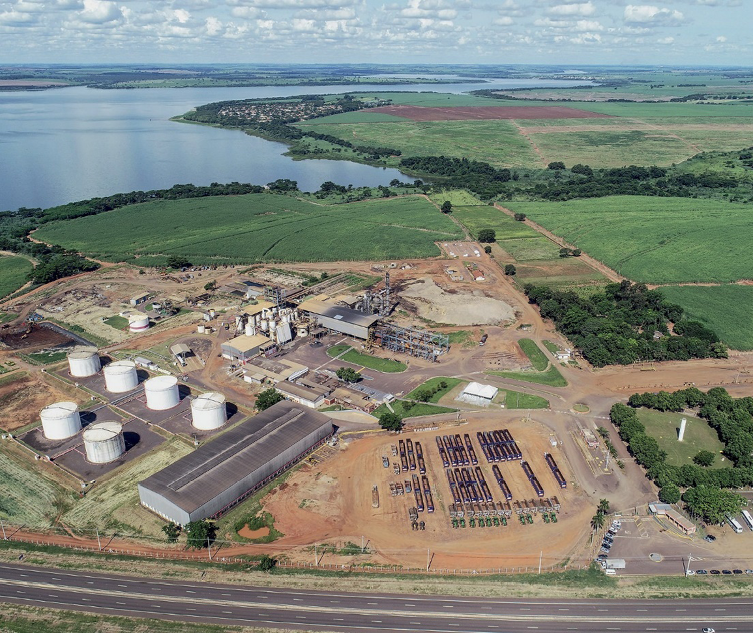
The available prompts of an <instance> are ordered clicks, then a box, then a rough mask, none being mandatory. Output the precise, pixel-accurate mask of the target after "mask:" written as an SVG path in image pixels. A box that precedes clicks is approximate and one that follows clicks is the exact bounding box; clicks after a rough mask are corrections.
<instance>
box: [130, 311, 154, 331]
mask: <svg viewBox="0 0 753 633" xmlns="http://www.w3.org/2000/svg"><path fill="white" fill-rule="evenodd" d="M148 328H149V317H148V316H146V314H132V315H131V316H129V317H128V329H129V330H130V331H131V332H143V331H144V330H146V329H148Z"/></svg>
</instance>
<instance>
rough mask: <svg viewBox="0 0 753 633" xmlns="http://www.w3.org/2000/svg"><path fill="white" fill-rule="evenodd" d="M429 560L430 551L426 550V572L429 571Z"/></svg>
mask: <svg viewBox="0 0 753 633" xmlns="http://www.w3.org/2000/svg"><path fill="white" fill-rule="evenodd" d="M430 560H431V550H430V549H429V548H428V547H427V548H426V571H429V561H430Z"/></svg>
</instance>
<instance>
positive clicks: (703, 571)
mask: <svg viewBox="0 0 753 633" xmlns="http://www.w3.org/2000/svg"><path fill="white" fill-rule="evenodd" d="M695 573H696V574H698V575H699V576H705V575H706V574H708V573H709V572H707V571H706V570H705V569H696V570H695Z"/></svg>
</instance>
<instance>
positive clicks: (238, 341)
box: [222, 334, 272, 353]
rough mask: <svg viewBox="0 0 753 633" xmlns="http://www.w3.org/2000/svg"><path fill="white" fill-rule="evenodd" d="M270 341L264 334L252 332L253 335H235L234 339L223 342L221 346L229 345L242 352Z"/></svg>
mask: <svg viewBox="0 0 753 633" xmlns="http://www.w3.org/2000/svg"><path fill="white" fill-rule="evenodd" d="M271 342H272V341H270V340H269V339H268V338H267V337H266V336H262V335H261V334H254V335H253V336H244V335H243V334H241V335H240V336H236V337H235V338H234V339H231V340H229V341H227V342H226V343H223V344H222V347H231V348H233V349H234V350H236V351H238V352H241V353H243V352H248V351H249V350H252V349H254V348H255V347H259V346H260V345H264V344H265V343H271Z"/></svg>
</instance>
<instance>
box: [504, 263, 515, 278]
mask: <svg viewBox="0 0 753 633" xmlns="http://www.w3.org/2000/svg"><path fill="white" fill-rule="evenodd" d="M516 272H518V271H517V269H516V268H515V265H514V264H505V275H508V276H510V277H512V276H514V275H515V273H516Z"/></svg>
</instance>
